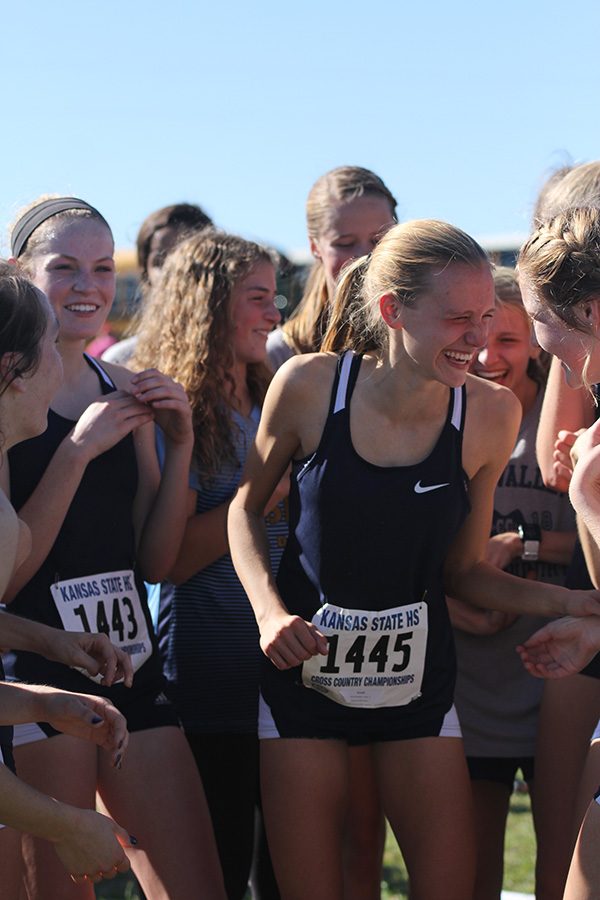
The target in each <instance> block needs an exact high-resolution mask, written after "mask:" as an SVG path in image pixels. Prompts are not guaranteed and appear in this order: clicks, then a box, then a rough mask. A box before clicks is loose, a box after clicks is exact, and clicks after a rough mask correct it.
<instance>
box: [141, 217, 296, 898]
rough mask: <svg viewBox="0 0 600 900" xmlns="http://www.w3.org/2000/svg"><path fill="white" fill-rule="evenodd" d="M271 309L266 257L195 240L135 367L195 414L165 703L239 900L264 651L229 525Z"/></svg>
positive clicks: (280, 522) (217, 237)
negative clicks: (169, 384)
mask: <svg viewBox="0 0 600 900" xmlns="http://www.w3.org/2000/svg"><path fill="white" fill-rule="evenodd" d="M274 300H275V267H274V260H273V257H272V255H271V253H270V252H269V251H268V250H267V249H265V248H264V247H261V246H259V245H257V244H255V243H252V242H250V241H246V240H243V239H242V238H238V237H235V236H233V235H229V234H225V233H223V232H219V231H212V230H207V231H205V232H202V233H199V234H195V235H193V236H190V237H189V238H187V239H185V240H184V241H182V242H181V244H179V245H178V246H177V248H176V249H175V250H173V252H172V253H171V254H170V255H169V257H168V259H167V260H166V262H165V265H164V268H163V270H162V277H161V279H160V281H159V282H158V284H157V285H156V287H155V288H154V290H153V291H152V293H151V295H150V298H149V302H148V305H147V307H146V309H145V310H144V313H143V316H142V320H141V325H140V330H139V343H138V346H137V349H136V354H135V358H134V364H135V365H136V366H141V367H142V368H143V367H145V366H146V365H147V364H148V362H149V361H150V360H152V361H153V364H154V365H157V366H158V367H159V368H160V369H161V371H164V372H165V373H167V374H168V375H170V376H171V377H173V378H176V379H177V381H178V382H179V383H181V384H182V385H183V386H184V387H185V390H186V392H187V394H188V397H189V398H190V402H191V406H192V416H193V427H194V455H193V461H192V468H191V474H190V482H189V488H188V496H187V514H188V517H189V518H188V520H187V526H186V528H185V533H184V538H183V543H182V546H181V550H180V552H179V555H178V557H177V560H176V562H175V564H174V566H173V567H172V569H171V572H170V575H169V578H170V581H171V582H173V583H174V585H175V587H174V589H173V591H172V592H170V591H168V590H167V589H166V588H165V587H164V586H163V592H162V599H161V610H160V615H159V638H160V643H161V648H162V652H163V658H164V663H165V672H166V675H167V679H168V695H169V697H170V698H171V699H172V700H173V702H174V704H175V707H176V709H177V712H178V714H179V717H180V719H181V721H182V723H183V727H184V730H185V733H186V736H187V738H188V741H189V743H190V746H191V748H192V750H193V753H194V756H195V759H196V763H197V765H198V768H199V770H200V773H201V775H202V780H203V782H204V785H205V790H206V792H207V799H208V804H209V809H210V812H211V816H212V820H213V826H214V829H215V837H216V840H217V846H218V850H219V853H220V857H221V864H222V867H223V872H224V877H225V885H226V889H227V896H228V897H229V898H230V900H235V898H239V900H241V898H242V897H243V896H244V895H245V893H246V888H247V884H248V876H249V872H250V865H251V862H252V856H253V841H254V821H255V813H256V807H257V803H258V794H259V775H258V738H257V734H256V730H257V718H258V668H259V660H260V649H259V646H258V629H257V627H256V623H255V622H254V617H253V615H252V609H251V607H250V604H249V603H248V599H247V597H246V594H245V593H244V590H243V588H242V586H241V584H240V582H239V580H238V578H237V576H236V574H235V572H234V569H233V565H232V562H231V558H230V556H229V548H228V543H227V534H226V516H227V509H228V506H229V502H230V500H231V497H232V496H233V494H234V493H235V490H236V487H237V484H238V481H239V478H240V475H241V471H242V466H243V464H244V461H245V458H246V454H247V453H248V448H249V447H250V445H251V443H252V441H253V438H254V435H255V433H256V429H257V425H258V420H259V417H260V409H261V406H262V402H263V398H264V395H265V392H266V387H267V384H268V381H269V378H270V373H269V370H268V368H267V367H266V365H265V359H266V341H267V335H268V334H269V332H270V331H271V330H272V329H273V327H274V326H275V325H276V324H277V323H278V321H279V318H280V317H279V312H278V311H277V308H276V306H275V303H274ZM286 493H287V484H286V479H285V478H284V479H283V480H282V485H281V487H280V489H278V490H276V491H275V493H274V496H273V497H272V498H271V499H270V501H269V503H268V504H267V506H266V510H265V514H266V516H267V519H266V522H267V530H268V534H269V545H270V555H271V564H272V565H273V566H274V567H277V565H278V563H279V558H280V557H281V553H282V549H283V545H284V543H285V538H286V536H287V516H286V509H285V507H284V505H283V503H282V502H280V501H281V500H282V498H283V496H284V495H285V494H286ZM169 595H170V596H169ZM263 856H264V854H263ZM263 856H261V857H260V858H261V859H262V858H263ZM268 871H269V868H268V866H267V874H266V875H265V877H264V878H261V875H260V873H257V877H256V883H254V881H253V888H254V891H255V896H257V895H258V896H263V897H266V896H274V894H273V891H276V889H275V888H274V884H271V886H270V887H269V884H268ZM269 890H270V894H269V893H266V892H267V891H269ZM257 892H258V893H257Z"/></svg>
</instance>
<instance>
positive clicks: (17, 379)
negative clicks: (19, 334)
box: [0, 353, 26, 393]
mask: <svg viewBox="0 0 600 900" xmlns="http://www.w3.org/2000/svg"><path fill="white" fill-rule="evenodd" d="M20 359H21V357H20V354H18V353H4V354H3V356H0V383H1V384H6V385H7V386H8V387H11V388H14V390H16V391H18V392H19V393H24V392H25V389H26V383H25V378H23V376H22V374H21V372H20V369H19V362H20Z"/></svg>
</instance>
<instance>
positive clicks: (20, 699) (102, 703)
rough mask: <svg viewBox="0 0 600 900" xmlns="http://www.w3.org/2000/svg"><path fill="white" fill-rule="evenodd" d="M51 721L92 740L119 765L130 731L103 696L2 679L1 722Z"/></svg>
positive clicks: (70, 732)
mask: <svg viewBox="0 0 600 900" xmlns="http://www.w3.org/2000/svg"><path fill="white" fill-rule="evenodd" d="M24 722H49V723H50V724H51V725H52V726H53V727H54V728H56V729H57V731H61V732H63V733H64V734H70V735H72V736H73V737H78V738H83V739H84V740H88V741H91V742H92V743H94V744H96V745H97V746H98V747H102V748H103V749H104V750H106V751H107V752H108V753H110V754H111V756H112V761H113V765H114V766H116V767H120V765H121V761H122V758H123V756H124V755H125V752H126V750H127V744H128V741H129V735H128V733H127V723H126V721H125V718H124V716H123V715H122V714H121V713H120V712H119V711H118V710H117V709H116V708H115V707H114V706H113V705H112V703H111V702H110V700H107V699H105V698H104V697H94V696H93V695H92V694H75V693H73V692H71V691H61V690H59V689H57V688H52V687H46V686H45V685H38V684H20V683H15V684H12V683H6V682H2V683H0V723H2V724H3V725H18V724H21V723H24Z"/></svg>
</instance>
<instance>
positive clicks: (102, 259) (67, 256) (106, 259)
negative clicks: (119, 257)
mask: <svg viewBox="0 0 600 900" xmlns="http://www.w3.org/2000/svg"><path fill="white" fill-rule="evenodd" d="M51 255H54V256H60V257H62V258H63V259H72V260H74V261H75V262H77V259H78V257H77V256H71V255H70V254H69V253H55V254H51ZM114 261H115V259H114V256H101V257H100V258H99V259H95V260H94V262H114Z"/></svg>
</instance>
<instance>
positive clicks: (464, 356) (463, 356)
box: [445, 350, 473, 363]
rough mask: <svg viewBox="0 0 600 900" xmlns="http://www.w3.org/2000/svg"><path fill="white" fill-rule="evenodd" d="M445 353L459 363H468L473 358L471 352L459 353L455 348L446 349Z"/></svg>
mask: <svg viewBox="0 0 600 900" xmlns="http://www.w3.org/2000/svg"><path fill="white" fill-rule="evenodd" d="M445 355H446V356H448V357H449V358H450V359H456V360H457V361H458V362H461V363H468V362H471V360H472V359H473V354H472V353H459V352H458V351H457V350H446V354H445Z"/></svg>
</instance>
